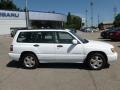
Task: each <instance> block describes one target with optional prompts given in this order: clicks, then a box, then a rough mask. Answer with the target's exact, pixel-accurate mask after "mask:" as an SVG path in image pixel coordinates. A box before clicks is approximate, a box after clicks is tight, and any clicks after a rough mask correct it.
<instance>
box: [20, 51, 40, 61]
mask: <svg viewBox="0 0 120 90" xmlns="http://www.w3.org/2000/svg"><path fill="white" fill-rule="evenodd" d="M25 54H33V55H35V57H36V58H37V59H38V57H37V55H36V54H35V53H34V52H32V51H24V52H22V53H21V55H20V61H21V60H22V57H23V56H24V55H25Z"/></svg>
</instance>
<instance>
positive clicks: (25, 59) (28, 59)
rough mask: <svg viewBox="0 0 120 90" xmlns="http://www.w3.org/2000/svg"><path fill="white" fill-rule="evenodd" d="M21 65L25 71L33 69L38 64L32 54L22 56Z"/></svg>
mask: <svg viewBox="0 0 120 90" xmlns="http://www.w3.org/2000/svg"><path fill="white" fill-rule="evenodd" d="M22 64H23V67H24V68H25V69H35V68H37V66H38V64H39V63H38V59H37V57H36V56H35V55H34V54H25V55H23V56H22Z"/></svg>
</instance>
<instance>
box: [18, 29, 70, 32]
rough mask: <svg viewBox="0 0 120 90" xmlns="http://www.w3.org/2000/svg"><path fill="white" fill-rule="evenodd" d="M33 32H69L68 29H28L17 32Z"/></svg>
mask: <svg viewBox="0 0 120 90" xmlns="http://www.w3.org/2000/svg"><path fill="white" fill-rule="evenodd" d="M34 31H67V32H69V31H70V30H69V29H29V30H18V32H34Z"/></svg>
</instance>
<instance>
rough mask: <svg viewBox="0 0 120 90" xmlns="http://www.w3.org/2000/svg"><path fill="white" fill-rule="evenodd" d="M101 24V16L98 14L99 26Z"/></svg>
mask: <svg viewBox="0 0 120 90" xmlns="http://www.w3.org/2000/svg"><path fill="white" fill-rule="evenodd" d="M99 24H100V15H99V14H98V25H99Z"/></svg>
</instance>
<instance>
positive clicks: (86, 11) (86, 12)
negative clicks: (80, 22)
mask: <svg viewBox="0 0 120 90" xmlns="http://www.w3.org/2000/svg"><path fill="white" fill-rule="evenodd" d="M85 14H86V19H85V23H86V27H88V17H87V14H88V10H87V9H86V10H85Z"/></svg>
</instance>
